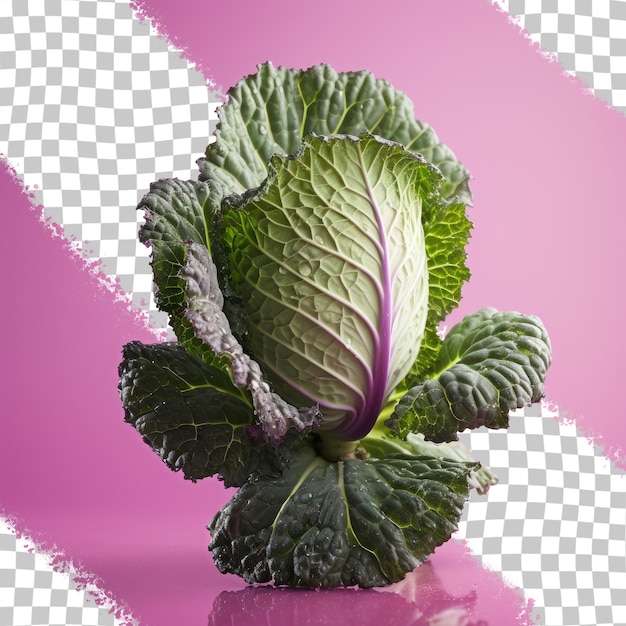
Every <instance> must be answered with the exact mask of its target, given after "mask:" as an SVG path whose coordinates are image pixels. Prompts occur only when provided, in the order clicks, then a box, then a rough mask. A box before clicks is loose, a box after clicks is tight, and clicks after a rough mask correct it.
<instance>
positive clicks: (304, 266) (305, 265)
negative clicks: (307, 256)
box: [298, 261, 313, 276]
mask: <svg viewBox="0 0 626 626" xmlns="http://www.w3.org/2000/svg"><path fill="white" fill-rule="evenodd" d="M312 271H313V268H312V267H311V264H310V263H309V262H308V261H301V262H300V263H298V272H299V273H300V275H301V276H310V275H311V272H312Z"/></svg>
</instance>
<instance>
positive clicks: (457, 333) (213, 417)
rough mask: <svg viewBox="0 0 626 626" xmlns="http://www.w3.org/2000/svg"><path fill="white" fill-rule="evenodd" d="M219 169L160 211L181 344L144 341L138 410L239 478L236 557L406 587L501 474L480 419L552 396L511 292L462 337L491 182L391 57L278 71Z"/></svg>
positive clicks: (232, 124)
mask: <svg viewBox="0 0 626 626" xmlns="http://www.w3.org/2000/svg"><path fill="white" fill-rule="evenodd" d="M199 166H200V176H199V180H197V181H180V180H175V179H171V180H160V181H158V182H156V183H154V184H153V185H152V187H151V189H150V192H149V193H148V194H147V195H146V196H145V197H144V198H143V200H142V201H141V203H140V205H139V208H140V209H142V210H144V212H145V216H146V222H145V225H144V226H143V227H142V229H141V231H140V238H141V239H142V241H144V242H145V243H146V244H147V245H150V246H151V251H152V268H153V272H154V281H155V291H156V299H157V304H158V306H159V308H160V309H161V310H163V311H165V312H167V313H168V314H169V318H170V324H171V326H172V328H173V330H174V332H175V333H176V336H177V341H176V342H175V343H161V344H154V345H143V344H141V343H139V342H131V343H130V344H128V345H126V346H125V347H124V351H123V361H122V363H121V365H120V369H119V373H120V393H121V398H122V403H123V406H124V409H125V418H126V421H127V422H129V423H131V424H132V425H133V426H134V427H135V428H136V429H137V431H138V432H139V433H140V434H141V436H142V437H143V438H144V440H145V441H146V442H147V443H148V444H149V445H150V446H151V447H152V448H153V449H154V450H155V451H156V452H157V453H158V454H159V455H160V456H161V458H162V459H163V461H164V462H165V463H166V464H167V465H168V466H169V467H170V468H171V469H173V470H182V472H183V474H184V476H185V478H188V479H191V480H194V481H195V480H198V479H201V478H205V477H207V476H218V477H219V478H220V479H222V480H223V481H224V483H225V485H226V486H237V487H240V489H239V491H238V492H237V494H236V495H235V496H234V497H233V499H232V500H231V501H230V502H229V503H228V504H227V505H226V506H225V507H224V508H223V509H222V510H221V511H220V512H219V513H218V514H217V515H216V516H215V518H214V519H213V521H212V522H211V524H210V527H209V529H210V531H211V544H210V546H209V548H210V549H211V550H212V552H213V555H214V558H215V562H216V564H217V566H218V568H219V569H220V570H221V571H223V572H232V573H236V574H239V575H240V576H242V577H243V578H244V579H245V580H247V581H248V582H251V583H252V582H254V583H262V582H270V581H271V582H273V583H274V584H276V585H290V586H307V587H335V586H339V585H346V586H350V585H359V586H361V587H372V586H380V585H386V584H389V583H392V582H395V581H397V580H400V579H401V578H402V577H403V576H404V575H405V574H406V573H407V572H408V571H410V570H412V569H413V568H414V567H416V566H417V565H418V564H419V563H420V562H422V561H423V560H425V559H426V558H427V557H428V555H429V554H430V553H432V551H433V550H434V549H435V548H436V547H437V546H438V545H441V544H442V543H443V542H445V541H446V540H447V539H449V538H450V536H451V535H452V533H453V532H454V531H455V530H456V528H457V523H458V520H459V518H460V516H461V513H462V509H463V505H464V502H465V500H466V498H467V495H468V490H469V489H470V488H472V487H475V488H476V489H478V490H479V491H480V492H483V491H485V490H486V489H487V488H488V487H489V485H491V484H493V483H495V481H496V479H495V477H494V476H493V475H492V474H491V473H490V472H489V470H488V469H487V468H484V467H481V466H480V464H478V463H476V462H475V461H474V460H473V459H472V457H471V455H470V454H469V452H468V451H467V450H466V449H465V448H464V447H463V446H462V445H461V444H460V443H459V442H458V441H457V438H458V437H457V433H458V432H459V431H462V430H464V429H467V428H477V427H479V426H486V427H489V428H503V427H506V426H507V425H508V415H509V411H510V410H511V409H515V408H519V407H522V406H523V405H525V404H528V403H532V402H537V401H539V400H540V398H541V397H542V395H543V388H544V379H545V375H546V370H547V368H548V366H549V364H550V360H551V352H550V343H549V339H548V336H547V334H546V331H545V329H544V327H543V325H542V324H541V322H540V320H539V319H538V318H536V317H532V316H525V315H521V314H519V313H510V312H499V311H496V310H495V309H490V308H488V309H483V310H481V311H479V312H477V313H475V314H473V315H470V316H468V317H466V318H465V319H464V320H462V321H461V322H460V323H459V324H457V325H456V326H455V327H453V328H452V329H451V330H450V332H449V333H448V334H447V335H446V337H445V338H444V339H441V338H440V337H439V335H438V332H437V330H438V326H439V324H440V322H441V321H442V320H443V319H445V317H446V316H447V315H448V314H449V313H450V311H452V310H453V309H454V307H456V306H457V304H458V302H459V300H460V297H461V288H462V286H463V284H464V282H465V281H466V280H467V279H468V278H469V271H468V269H467V267H466V265H465V259H466V255H465V246H466V244H467V241H468V237H469V232H470V228H471V223H470V222H469V220H468V218H467V216H466V205H467V203H468V202H469V201H470V199H471V198H470V192H469V187H468V180H469V174H468V172H467V171H466V170H465V168H464V167H463V166H462V165H461V164H460V163H459V162H458V161H457V160H456V158H455V157H454V155H453V154H452V152H451V151H450V150H449V149H448V148H447V147H446V146H444V145H442V144H441V143H440V142H439V141H438V139H437V136H436V135H435V133H434V132H433V130H432V129H431V128H430V127H428V126H427V125H426V124H424V123H422V122H419V121H416V120H415V119H414V114H413V107H412V104H411V102H410V101H409V100H408V98H407V97H406V96H405V95H404V94H402V93H400V92H398V91H397V90H395V89H394V88H393V87H392V86H391V85H389V83H387V82H385V81H383V80H379V79H376V78H374V77H373V76H372V75H371V74H370V73H368V72H357V73H343V74H338V73H336V72H335V71H334V70H332V68H330V67H328V66H325V65H322V66H317V67H313V68H310V69H308V70H306V71H300V70H289V69H285V68H274V67H273V66H272V65H271V64H265V65H261V66H259V70H258V73H257V74H255V75H253V76H248V77H246V78H244V79H243V80H242V81H241V82H240V83H238V84H237V85H236V86H235V87H233V88H232V89H231V90H230V91H229V93H228V101H227V102H226V104H224V106H223V107H222V108H221V111H220V123H219V125H218V129H217V131H216V135H215V140H214V141H213V142H212V143H210V144H209V146H208V148H207V151H206V154H205V156H204V158H202V159H200V161H199Z"/></svg>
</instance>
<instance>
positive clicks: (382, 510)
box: [209, 448, 474, 587]
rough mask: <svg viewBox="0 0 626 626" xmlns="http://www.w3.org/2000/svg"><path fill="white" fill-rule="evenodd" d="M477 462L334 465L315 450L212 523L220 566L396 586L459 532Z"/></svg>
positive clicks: (292, 578) (304, 580)
mask: <svg viewBox="0 0 626 626" xmlns="http://www.w3.org/2000/svg"><path fill="white" fill-rule="evenodd" d="M472 467H474V464H467V463H458V462H455V461H449V460H445V459H434V458H431V457H413V456H408V455H391V456H389V457H387V458H385V459H384V460H378V459H375V460H356V459H355V460H348V461H338V462H335V463H331V462H328V461H325V460H324V459H323V458H321V457H320V456H317V455H316V453H315V451H314V450H313V449H312V448H304V449H302V450H299V451H298V454H297V457H296V458H295V459H294V461H293V462H292V463H291V464H290V465H289V467H288V468H287V469H286V470H285V471H284V472H283V474H282V475H281V476H279V477H272V478H261V479H259V480H254V481H250V482H248V483H246V484H245V485H244V486H243V487H242V488H241V489H240V490H239V492H238V493H237V494H235V496H234V497H233V499H232V500H231V501H230V502H229V503H228V504H227V505H226V506H225V507H224V508H223V509H222V510H221V511H220V512H219V513H218V515H217V516H216V517H215V518H214V519H213V521H212V522H211V525H210V526H209V530H210V531H211V535H212V540H211V544H210V546H209V549H210V550H212V552H213V555H214V559H215V563H216V565H217V567H218V569H219V570H220V571H222V572H228V573H234V574H238V575H239V576H241V577H243V578H244V579H245V580H246V581H247V582H249V583H265V582H270V581H272V582H273V583H274V584H275V585H290V586H294V587H337V586H341V585H343V586H352V585H358V586H360V587H374V586H383V585H387V584H390V583H392V582H396V581H398V580H400V579H402V578H403V577H404V575H405V574H406V573H407V572H409V571H410V570H412V569H414V568H415V567H416V566H417V565H418V564H419V563H421V562H422V561H423V560H424V559H426V558H427V557H428V555H429V554H431V553H432V552H433V551H434V549H435V548H436V547H437V546H439V545H441V544H442V543H444V542H445V541H447V540H448V539H449V538H450V536H451V534H452V533H453V532H454V531H455V530H456V528H457V524H458V521H459V518H460V516H461V513H462V509H463V504H464V502H465V500H466V498H467V493H468V484H467V475H468V472H469V471H470V470H471V469H472Z"/></svg>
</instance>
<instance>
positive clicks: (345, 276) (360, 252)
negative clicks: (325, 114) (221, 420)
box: [225, 137, 438, 440]
mask: <svg viewBox="0 0 626 626" xmlns="http://www.w3.org/2000/svg"><path fill="white" fill-rule="evenodd" d="M273 165H274V167H275V168H276V171H275V173H274V174H273V175H272V176H271V177H270V179H269V181H268V182H267V183H266V184H265V185H264V187H263V190H262V191H261V192H259V194H258V195H256V196H255V197H253V198H248V199H246V200H244V201H243V202H242V206H241V208H240V210H235V211H230V212H228V213H227V215H226V217H225V224H226V235H227V237H226V238H227V243H228V246H227V247H228V250H229V257H230V260H231V267H232V275H233V277H234V279H235V280H234V282H235V286H236V287H237V288H238V290H239V291H240V292H241V294H242V296H243V301H244V302H245V303H246V311H247V313H248V333H247V335H246V337H245V345H246V347H247V348H248V350H249V352H250V353H251V354H252V355H253V356H254V358H255V359H257V360H258V361H259V362H260V363H261V365H262V366H263V368H264V369H265V371H266V372H267V375H268V376H269V377H270V378H271V380H272V382H273V383H274V386H275V388H276V390H277V391H278V393H280V395H281V396H282V397H283V398H285V399H286V400H288V401H289V402H291V403H292V404H295V405H297V406H302V405H305V406H306V405H311V404H317V405H319V407H320V410H321V413H322V416H323V422H322V428H324V429H331V428H332V429H335V430H336V431H337V432H338V434H340V435H341V436H342V437H343V438H346V439H352V440H355V439H360V438H361V437H363V436H365V435H366V434H367V433H368V432H369V431H370V430H371V428H372V426H373V425H374V422H375V421H376V419H377V418H378V416H379V415H380V412H381V410H382V408H383V406H384V405H385V404H386V402H387V401H388V400H389V397H390V395H391V393H392V392H393V391H394V389H395V388H396V387H397V386H398V385H399V384H400V382H402V380H403V379H404V378H405V376H406V375H407V374H408V372H409V370H410V369H411V366H412V365H413V363H414V362H415V359H416V358H417V354H418V352H419V347H420V342H421V339H422V335H423V332H424V326H425V323H426V311H427V305H428V272H427V267H426V250H425V247H424V233H423V229H422V223H421V206H422V199H421V196H420V193H419V189H420V180H424V181H427V182H429V183H430V185H431V186H432V185H433V183H432V182H431V181H432V180H433V179H434V180H435V181H436V179H437V178H438V174H437V173H436V172H433V170H432V168H431V167H430V166H428V165H427V164H426V163H425V162H424V161H423V160H422V159H421V158H419V157H417V156H416V155H414V154H412V153H409V152H407V151H406V150H404V148H402V147H401V146H397V145H391V144H389V143H388V142H383V141H380V140H378V139H376V138H374V137H366V138H364V139H362V140H357V139H356V138H354V139H353V138H341V137H336V138H333V139H330V140H326V139H321V138H309V139H308V140H307V141H306V149H305V150H304V152H303V153H302V154H301V155H300V156H299V157H298V158H297V159H293V158H275V159H274V160H273Z"/></svg>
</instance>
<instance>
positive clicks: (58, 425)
mask: <svg viewBox="0 0 626 626" xmlns="http://www.w3.org/2000/svg"><path fill="white" fill-rule="evenodd" d="M313 6H314V7H315V9H314V10H312V8H311V7H313ZM143 7H144V10H145V11H146V13H147V14H149V15H154V16H156V17H157V18H158V19H159V20H160V22H161V27H162V30H164V31H166V32H167V33H168V34H169V36H170V38H171V40H172V41H173V42H174V43H175V44H176V45H177V46H179V47H183V48H185V49H186V51H187V54H188V56H189V57H190V58H191V59H192V60H193V61H195V62H197V63H198V64H199V65H200V66H201V68H202V69H203V70H204V71H205V73H206V75H207V76H208V77H212V78H213V79H214V80H215V83H216V84H217V85H218V86H222V87H224V89H225V88H227V87H228V86H229V85H231V84H233V83H234V82H236V81H237V80H238V79H239V78H241V77H242V76H243V75H244V74H247V73H251V72H253V71H254V70H255V65H256V64H257V63H259V62H263V61H266V60H271V61H272V62H273V63H274V64H275V65H288V66H295V67H308V66H310V65H313V64H316V63H320V62H328V63H330V64H332V65H333V66H334V67H335V68H336V69H337V70H358V69H364V68H366V69H369V70H371V71H372V72H374V73H375V74H376V75H378V76H380V77H384V78H386V79H388V80H389V81H390V82H392V84H394V85H395V86H396V87H398V88H400V89H402V90H403V91H405V92H406V93H407V94H408V95H409V96H410V97H411V99H412V100H413V101H414V103H415V112H416V116H417V117H418V118H420V119H423V120H425V121H427V122H429V123H430V124H431V125H432V126H433V127H434V128H435V129H436V131H437V133H438V134H439V136H440V138H441V139H442V141H444V142H445V143H447V144H448V145H449V146H450V147H451V148H452V149H453V150H454V151H455V153H456V154H457V156H458V157H459V158H460V159H461V160H462V161H463V162H464V163H465V165H466V166H467V167H468V168H469V170H470V171H471V172H472V174H473V177H474V181H473V184H472V189H473V193H474V208H473V209H472V210H471V214H470V216H471V218H472V220H473V221H474V224H475V231H474V235H473V238H472V241H471V243H470V246H469V265H470V268H471V270H472V273H473V278H472V280H471V282H470V283H469V284H468V285H467V286H466V288H465V290H464V300H463V302H462V305H461V307H460V309H459V310H458V312H457V313H455V314H454V315H453V319H452V321H455V320H457V319H459V317H460V316H462V315H464V314H466V313H470V312H472V311H475V310H476V309H478V308H480V307H483V306H486V305H492V306H496V307H498V308H500V309H515V310H520V311H523V312H526V313H534V314H537V315H539V316H540V317H541V318H542V319H543V321H544V323H545V324H546V326H547V328H548V330H549V332H550V335H551V338H552V341H553V350H554V364H553V366H552V369H551V371H550V374H549V378H548V381H547V399H548V400H549V401H551V402H553V403H556V404H558V405H559V406H560V409H561V412H562V413H563V414H566V415H567V416H568V417H570V418H573V419H575V420H576V421H577V423H578V425H579V426H580V427H581V428H582V429H583V431H584V432H585V433H588V434H589V435H593V436H594V438H595V440H596V441H598V442H603V443H605V444H606V447H607V453H608V454H610V455H611V456H612V457H614V458H617V459H620V463H622V464H623V458H622V457H623V454H622V453H621V450H623V449H624V447H625V439H626V427H625V426H624V423H623V421H622V416H621V414H620V413H619V411H620V406H619V403H618V402H616V401H615V400H614V398H616V397H617V398H619V394H620V393H621V389H622V385H623V383H622V381H621V368H620V367H619V363H620V359H621V357H622V355H623V354H624V353H625V351H624V348H625V346H624V343H625V342H624V334H623V333H622V332H621V324H620V322H621V317H622V310H623V295H622V293H621V287H622V285H623V278H622V273H621V269H622V267H623V243H622V238H623V233H624V232H625V226H626V224H625V221H626V217H625V212H624V211H623V210H622V209H623V205H624V201H623V192H622V189H621V188H622V181H621V177H622V176H623V146H625V145H626V120H625V119H624V116H623V115H621V114H619V113H617V112H615V111H612V110H609V109H608V108H607V107H606V106H605V105H604V104H602V103H601V102H599V101H597V100H595V99H594V98H593V97H590V96H587V95H584V94H583V92H582V86H581V84H580V83H578V82H576V81H574V80H571V79H568V78H565V77H563V75H562V69H561V68H560V67H559V66H558V65H557V64H555V63H549V62H548V61H546V60H545V59H544V58H542V57H541V56H540V55H539V54H537V53H536V51H535V50H533V49H532V48H531V47H530V46H529V44H528V42H527V41H526V40H524V38H523V37H521V36H520V35H519V34H518V33H517V32H516V30H515V28H514V27H513V26H511V25H510V24H509V23H508V22H507V17H506V15H504V14H501V13H499V12H498V11H496V10H495V9H494V8H493V7H492V6H491V5H490V4H489V3H488V2H487V1H484V2H480V1H475V2H467V1H464V0H419V1H415V0H410V1H408V0H407V1H402V0H387V1H386V2H385V3H384V11H382V10H380V8H378V9H377V10H374V9H371V8H367V7H366V6H365V5H364V3H363V2H355V1H353V0H347V1H343V2H337V0H332V1H331V0H316V2H315V4H314V5H312V4H305V3H302V4H301V5H298V4H296V3H294V2H287V1H286V0H266V1H265V2H262V3H261V2H258V3H257V2H247V1H243V0H227V1H226V0H224V1H213V2H210V3H208V2H206V1H202V0H188V1H187V2H186V3H185V10H184V11H181V10H180V3H171V2H169V1H168V0H158V1H157V0H150V1H146V2H144V3H143ZM0 191H1V192H2V198H3V203H4V206H5V212H7V213H8V215H9V219H8V222H7V221H5V223H4V228H3V229H2V231H1V233H0V238H1V243H0V246H1V247H0V250H1V254H2V268H3V269H2V271H3V281H2V284H3V307H2V309H1V313H0V315H1V316H2V317H1V322H2V327H3V328H4V329H5V333H6V336H5V341H4V346H5V348H4V350H5V352H4V354H5V358H4V364H3V366H2V367H3V381H4V398H5V408H4V411H3V414H4V421H5V428H4V433H3V452H2V454H1V455H0V476H1V477H2V478H0V481H1V489H2V491H1V495H0V498H1V500H0V504H1V505H2V506H3V507H4V512H5V513H7V514H13V515H16V516H17V517H18V518H19V519H20V520H21V522H22V525H23V526H24V527H28V528H29V529H30V530H31V531H33V532H35V533H42V536H43V537H44V538H45V539H47V541H48V542H54V543H56V544H57V546H58V547H59V548H61V549H63V550H65V551H66V554H67V555H68V556H69V557H72V558H74V559H75V560H76V561H78V562H79V563H80V564H82V565H83V566H84V567H85V569H86V570H88V571H93V572H95V573H96V574H97V575H99V576H100V577H101V578H102V583H103V585H104V587H105V588H107V589H109V590H110V591H112V592H113V593H114V594H115V595H116V597H118V598H119V599H120V600H121V601H125V602H127V603H128V604H129V606H130V608H131V609H132V610H133V611H134V612H135V614H136V615H137V616H139V617H141V618H142V619H143V621H142V624H154V625H160V624H172V623H181V624H206V622H207V615H208V614H209V612H210V610H211V606H212V603H213V599H214V598H215V597H216V596H217V595H218V594H219V593H220V592H221V591H223V590H235V589H242V588H243V587H244V585H243V583H242V582H241V581H239V580H237V579H235V578H233V577H223V576H221V575H219V574H218V573H217V572H216V570H215V569H214V567H213V566H212V564H211V559H210V555H209V554H208V553H207V552H206V545H207V542H208V533H207V531H206V530H205V525H206V524H207V523H208V522H209V520H210V518H211V517H212V515H213V514H214V513H215V512H216V511H217V509H218V507H219V506H221V504H222V503H223V502H225V501H226V499H227V497H228V494H227V493H226V492H225V491H224V490H223V489H222V488H221V486H220V485H219V484H217V483H216V482H211V481H204V482H202V483H200V484H197V485H192V484H190V483H187V482H185V481H183V479H182V477H181V476H178V475H175V474H172V473H170V472H169V471H168V470H166V468H165V467H164V466H163V465H162V463H161V462H160V461H159V460H158V458H157V457H156V456H155V455H154V454H153V453H151V452H150V450H149V449H148V448H147V446H145V445H144V444H143V443H142V442H141V441H140V439H139V437H138V436H137V435H136V433H134V432H133V431H132V429H131V428H130V427H129V426H127V425H125V424H124V423H123V421H122V410H121V407H120V404H119V399H118V396H117V389H116V385H117V371H116V370H117V364H118V362H119V359H120V349H121V346H122V345H123V343H125V342H127V341H129V340H131V339H141V340H143V341H150V340H151V339H150V336H149V333H148V332H147V331H146V330H145V329H144V328H142V326H141V324H140V323H138V321H137V320H136V319H135V317H134V316H133V315H131V314H129V313H128V312H127V311H125V310H124V309H123V307H121V306H120V305H119V304H114V303H113V301H112V300H113V299H112V297H111V295H110V294H108V293H107V292H102V291H101V290H100V289H99V288H98V287H97V285H96V282H95V280H94V279H92V277H91V276H90V275H89V274H88V272H86V271H85V270H84V269H83V268H81V266H80V263H78V262H77V261H75V260H73V259H71V258H70V256H69V254H68V252H67V250H65V249H64V247H63V244H62V242H61V240H59V239H53V238H52V237H51V236H50V233H49V232H48V231H47V230H46V229H45V228H44V227H43V226H42V225H41V224H40V223H38V221H37V215H36V214H35V212H33V211H31V210H29V204H28V199H27V198H26V197H25V196H23V195H21V194H20V189H19V185H17V184H16V182H15V181H13V180H12V179H11V177H10V176H9V175H8V174H6V173H2V175H1V176H0ZM433 567H434V569H435V571H436V572H437V573H438V575H439V576H440V577H441V578H442V579H443V580H444V582H445V583H446V585H448V587H449V588H451V589H454V590H455V591H457V592H459V593H460V594H465V593H468V592H469V591H470V590H471V589H470V588H471V587H474V586H475V585H478V586H477V587H476V588H477V590H478V597H479V604H478V605H477V607H476V611H477V612H476V613H475V615H476V618H475V619H478V618H480V619H486V620H487V621H488V622H489V623H491V624H495V623H511V624H513V623H519V620H518V618H517V617H516V616H517V614H518V613H519V609H520V607H521V606H523V602H522V601H521V600H520V599H519V598H518V597H517V596H515V595H514V594H513V592H511V591H509V590H507V589H506V588H504V587H503V586H502V585H501V584H500V583H498V581H497V579H496V578H494V577H493V576H491V575H489V574H487V573H486V572H482V573H481V572H480V570H479V568H478V567H477V565H476V564H475V562H474V561H473V559H472V558H471V557H468V556H466V555H463V554H462V553H461V552H460V551H459V549H458V547H456V546H455V545H454V544H449V545H447V546H445V547H444V548H443V549H442V550H440V551H438V553H437V554H436V555H435V557H434V559H433ZM472 568H474V569H472ZM459 569H467V570H468V571H469V572H473V574H472V576H469V577H467V578H466V579H465V582H463V581H459V580H458V579H456V578H455V577H454V575H453V573H454V572H455V571H458V570H459ZM470 580H471V581H472V584H470V583H469V582H468V581H470ZM373 593H376V592H373ZM507 594H510V595H507ZM335 596H336V594H335ZM335 596H332V595H330V596H329V602H331V598H333V597H335ZM237 597H242V596H237ZM290 597H292V596H290ZM336 597H338V598H339V599H340V600H339V605H341V598H343V597H344V596H342V595H339V596H336ZM302 598H304V596H293V597H292V599H291V600H290V601H289V602H287V603H286V605H288V606H289V607H290V608H289V610H292V609H293V606H295V605H297V604H298V602H299V600H300V599H302ZM381 598H382V596H381ZM480 598H484V600H483V601H482V603H480ZM298 606H299V607H300V608H297V607H296V608H295V609H293V610H297V611H300V612H301V614H302V612H304V613H305V614H306V606H307V605H306V603H305V604H304V608H303V606H302V605H301V604H300V605H298ZM390 606H391V605H390ZM277 619H279V620H280V619H282V618H280V616H279V617H278V618H277ZM285 619H286V622H285V623H289V618H285ZM272 623H281V622H280V621H276V622H272ZM312 623H313V622H312ZM416 623H417V622H416Z"/></svg>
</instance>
